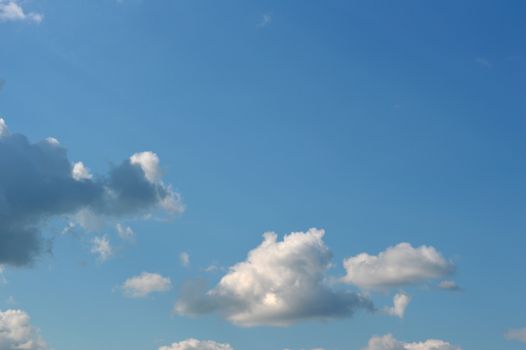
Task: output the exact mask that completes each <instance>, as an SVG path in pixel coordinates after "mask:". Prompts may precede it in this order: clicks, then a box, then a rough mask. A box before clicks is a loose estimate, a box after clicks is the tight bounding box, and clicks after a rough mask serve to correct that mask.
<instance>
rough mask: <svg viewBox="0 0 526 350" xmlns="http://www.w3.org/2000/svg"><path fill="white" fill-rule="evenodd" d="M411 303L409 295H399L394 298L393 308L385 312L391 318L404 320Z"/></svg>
mask: <svg viewBox="0 0 526 350" xmlns="http://www.w3.org/2000/svg"><path fill="white" fill-rule="evenodd" d="M410 302H411V298H410V297H409V295H407V294H405V293H398V294H396V295H395V296H394V298H393V306H391V307H388V308H386V309H385V312H386V313H387V314H389V315H391V316H396V317H400V318H404V315H405V310H406V309H407V306H408V305H409V303H410Z"/></svg>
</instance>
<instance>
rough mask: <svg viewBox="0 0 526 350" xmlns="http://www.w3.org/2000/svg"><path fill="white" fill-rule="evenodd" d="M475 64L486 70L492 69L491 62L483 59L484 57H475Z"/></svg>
mask: <svg viewBox="0 0 526 350" xmlns="http://www.w3.org/2000/svg"><path fill="white" fill-rule="evenodd" d="M475 62H476V63H477V64H478V65H479V66H481V67H484V68H487V69H490V68H492V67H493V65H492V64H491V62H490V61H489V60H488V59H487V58H484V57H477V58H476V59H475Z"/></svg>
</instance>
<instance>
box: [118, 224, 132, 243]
mask: <svg viewBox="0 0 526 350" xmlns="http://www.w3.org/2000/svg"><path fill="white" fill-rule="evenodd" d="M115 228H116V229H117V234H118V235H119V237H120V238H121V239H123V240H126V241H133V239H134V238H135V232H133V229H132V228H131V227H129V226H124V225H122V224H117V225H115Z"/></svg>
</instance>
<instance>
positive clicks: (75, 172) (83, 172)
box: [71, 162, 93, 181]
mask: <svg viewBox="0 0 526 350" xmlns="http://www.w3.org/2000/svg"><path fill="white" fill-rule="evenodd" d="M71 176H73V178H74V179H75V180H77V181H82V180H91V179H93V175H91V172H90V171H89V169H88V168H86V166H85V165H84V163H82V162H76V163H75V164H73V168H72V169H71Z"/></svg>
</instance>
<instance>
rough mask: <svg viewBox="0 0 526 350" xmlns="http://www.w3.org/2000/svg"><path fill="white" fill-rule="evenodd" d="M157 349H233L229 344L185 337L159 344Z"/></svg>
mask: <svg viewBox="0 0 526 350" xmlns="http://www.w3.org/2000/svg"><path fill="white" fill-rule="evenodd" d="M159 350H234V348H232V347H231V346H230V344H222V343H217V342H215V341H212V340H197V339H193V338H191V339H187V340H183V341H181V342H179V343H173V344H172V345H167V346H161V347H160V348H159Z"/></svg>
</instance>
